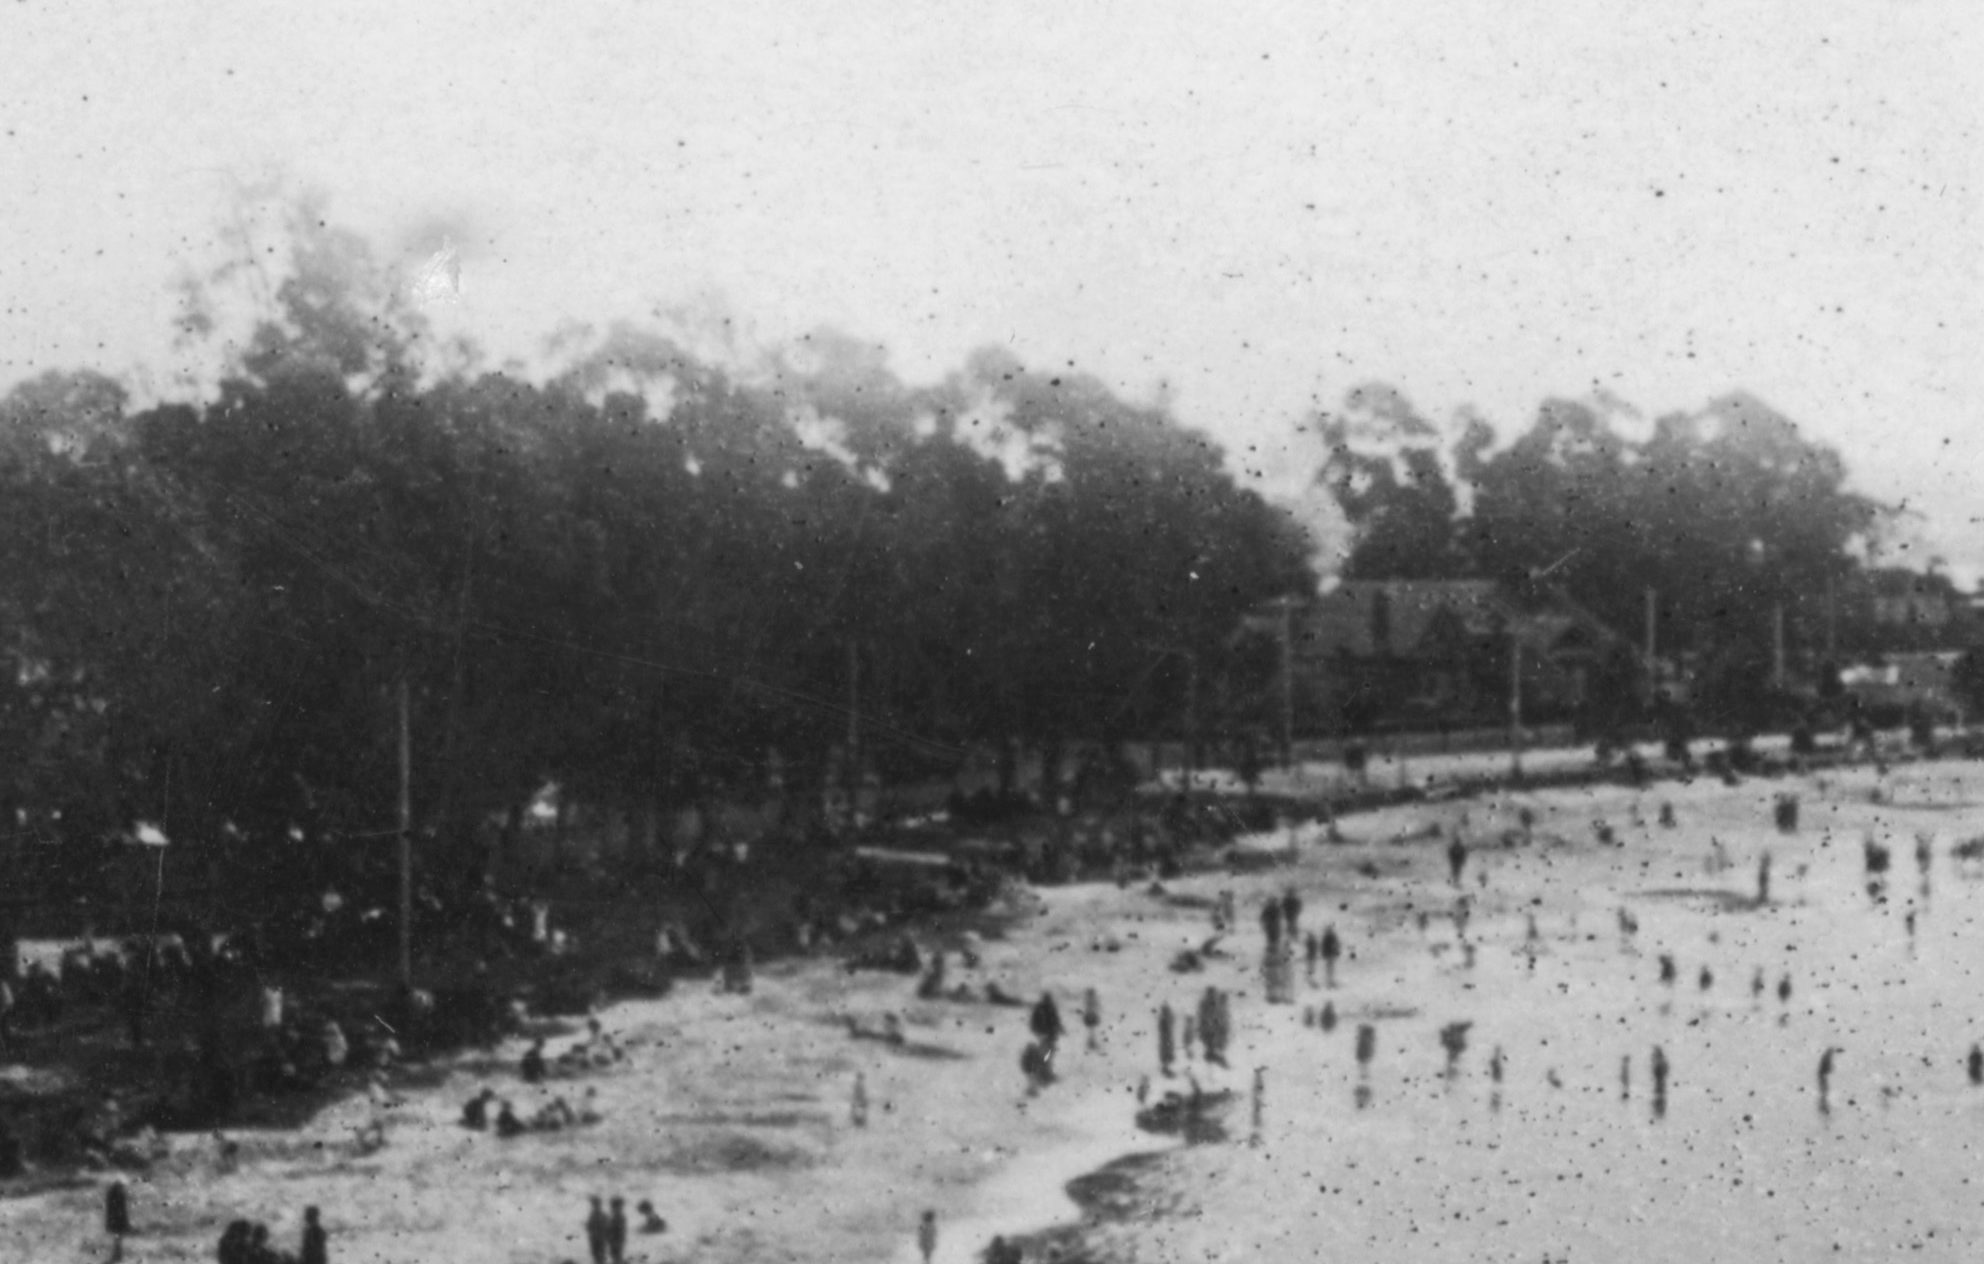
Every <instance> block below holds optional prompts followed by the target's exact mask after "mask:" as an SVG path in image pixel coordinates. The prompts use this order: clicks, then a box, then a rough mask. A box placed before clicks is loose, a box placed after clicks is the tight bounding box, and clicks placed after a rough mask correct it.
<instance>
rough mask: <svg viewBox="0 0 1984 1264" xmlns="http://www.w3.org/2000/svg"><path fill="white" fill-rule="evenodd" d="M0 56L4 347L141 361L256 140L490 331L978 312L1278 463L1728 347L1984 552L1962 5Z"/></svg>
mask: <svg viewBox="0 0 1984 1264" xmlns="http://www.w3.org/2000/svg"><path fill="white" fill-rule="evenodd" d="M1030 9H1031V10H1032V11H1031V12H1030V11H1029V10H1030ZM0 47H5V48H6V49H7V50H8V56H7V65H8V70H7V73H6V74H5V76H4V77H0V115H3V116H4V119H3V120H0V121H3V122H4V131H3V132H0V239H4V241H5V242H6V243H7V245H6V248H5V250H4V251H3V252H0V385H5V384H10V383H11V382H12V381H14V380H16V379H19V378H22V377H25V376H28V375H31V374H33V373H36V372H39V371H41V370H42V369H45V368H51V367H52V368H66V367H75V366H82V365H89V366H94V367H102V368H106V369H110V370H124V369H127V368H130V367H133V366H144V367H147V368H150V369H151V370H152V371H153V372H155V373H169V372H170V367H171V362H170V358H169V351H168V348H167V336H168V331H169V329H170V323H171V318H172V306H171V303H172V296H171V292H170V287H169V281H170V279H171V277H172V275H173V273H174V271H175V269H178V268H181V267H184V266H186V264H188V263H189V262H195V261H198V260H199V259H202V258H207V257H210V256H211V252H212V250H213V242H214V239H215V236H216V225H217V224H219V223H220V222H221V221H222V217H223V215H224V213H225V208H226V206H227V205H228V198H229V196H230V190H231V189H233V188H236V187H238V186H239V185H240V184H241V183H242V182H244V181H252V180H253V179H255V178H256V177H257V176H258V175H259V174H261V173H262V172H264V171H266V170H268V169H269V168H270V167H271V166H274V167H277V168H280V169H282V170H285V171H287V172H289V173H290V174H291V176H292V177H293V178H294V179H295V180H297V181H299V182H301V183H305V184H309V185H312V186H315V187H318V188H321V189H323V190H325V191H326V192H327V193H328V194H329V195H330V198H331V211H332V213H333V217H334V218H336V219H339V220H342V221H344V222H346V223H348V224H349V225H351V226H353V227H356V228H359V229H361V230H363V231H365V232H366V233H368V234H369V235H371V236H372V237H373V238H374V239H375V240H376V241H378V242H379V243H380V244H381V246H382V248H385V249H388V250H397V251H405V252H410V253H411V254H413V255H415V256H417V255H418V254H419V253H420V252H421V251H424V250H429V249H432V248H433V247H434V245H435V244H436V239H437V238H439V237H442V236H444V235H445V236H446V237H447V238H449V239H451V240H452V241H453V242H454V244H455V245H456V246H457V248H458V249H459V250H460V252H461V259H462V288H461V293H460V297H459V300H458V302H457V303H456V304H455V306H454V307H453V308H452V309H451V310H450V312H449V313H448V316H449V319H450V320H452V321H455V322H457V323H458V324H459V325H461V326H462V327H464V328H466V329H468V330H469V331H470V332H472V333H473V334H474V335H475V336H476V337H477V338H478V339H479V340H480V341H481V342H482V343H483V344H484V346H485V347H486V348H487V349H488V350H489V351H490V353H491V354H492V356H493V357H494V358H496V359H499V360H500V359H501V358H503V357H505V356H508V355H512V354H521V353H525V352H527V351H529V350H530V349H531V348H532V347H533V346H534V345H535V344H536V343H537V342H538V341H539V340H540V339H541V338H542V336H543V335H545V334H546V333H548V332H550V331H551V329H552V328H553V327H554V326H555V325H557V324H558V323H559V322H560V321H561V320H563V319H565V318H568V317H576V318H580V319H584V320H588V321H592V322H595V323H599V322H604V321H607V320H610V319H613V318H615V317H623V316H635V317H637V316H639V315H641V314H642V313H645V312H652V311H654V310H656V309H657V308H672V307H679V306H682V305H685V304H687V305H691V306H694V307H698V308H707V309H721V310H727V311H730V312H732V313H735V314H736V315H737V316H739V317H740V318H742V319H744V320H747V321H748V322H749V323H750V324H751V325H752V327H753V328H754V330H755V332H756V334H757V336H759V337H763V338H767V339H776V338H780V337H786V336H790V335H792V334H794V333H796V332H799V331H802V330H805V329H808V328H812V327H815V326H818V325H821V324H829V325H833V326H837V327H839V328H841V329H843V330H845V331H847V332H850V333H854V334H857V335H860V336H863V337H866V338H871V339H873V340H875V341H877V342H880V343H883V344H885V345H886V346H887V347H888V348H889V350H890V352H891V355H892V358H893V362H894V363H895V365H896V367H897V369H898V371H899V372H901V373H902V374H903V375H904V376H906V377H908V378H911V379H912V380H916V379H923V378H928V377H932V376H935V375H936V374H938V373H940V372H942V371H943V370H945V369H947V368H949V367H952V366H954V365H955V364H957V363H958V362H959V360H960V359H961V358H962V356H963V354H964V352H965V351H967V350H968V349H970V348H972V347H974V346H978V345H981V344H986V343H1004V344H1008V345H1010V346H1012V347H1013V348H1014V349H1015V350H1016V351H1018V352H1019V353H1020V354H1021V355H1022V357H1024V358H1026V359H1028V360H1029V361H1032V362H1045V361H1050V360H1051V361H1054V362H1056V363H1061V362H1065V361H1068V360H1072V361H1074V362H1075V363H1076V364H1077V365H1078V366H1079V367H1081V368H1083V369H1087V370H1089V371H1092V372H1095V373H1097V374H1099V375H1100V376H1102V377H1104V378H1105V379H1106V380H1108V381H1110V382H1112V383H1113V384H1115V385H1117V386H1118V388H1119V389H1121V390H1122V391H1124V392H1125V393H1128V394H1130V395H1132V396H1137V397H1149V396H1150V395H1151V393H1152V392H1153V391H1155V390H1156V389H1158V387H1159V385H1160V384H1163V385H1165V386H1167V387H1168V388H1169V389H1170V390H1171V391H1172V392H1173V399H1174V401H1175V403H1176V406H1177V409H1178V411H1179V413H1180V414H1181V415H1182V416H1183V417H1184V419H1185V420H1187V421H1188V422H1190V423H1192V424H1195V425H1199V426H1202V427H1204V428H1206V429H1207V430H1209V431H1211V432H1213V433H1214V434H1216V435H1217V436H1219V437H1220V438H1221V439H1222V440H1223V441H1225V442H1226V444H1227V445H1228V447H1229V448H1231V449H1233V450H1234V451H1236V452H1237V453H1243V454H1245V453H1248V451H1249V449H1250V448H1251V449H1253V450H1254V451H1253V453H1252V459H1251V460H1249V462H1248V464H1249V465H1250V467H1252V468H1258V469H1261V470H1263V471H1264V472H1265V474H1266V477H1267V478H1268V479H1269V481H1270V482H1271V483H1272V485H1273V486H1274V487H1275V488H1277V489H1285V488H1289V487H1292V486H1295V485H1298V484H1299V483H1300V481H1301V477H1302V474H1303V473H1304V472H1305V471H1306V470H1308V469H1309V468H1311V467H1312V466H1313V465H1314V463H1315V461H1316V457H1317V454H1316V453H1315V452H1314V451H1313V449H1310V448H1307V447H1305V446H1304V443H1303V440H1302V438H1301V437H1300V436H1299V435H1298V434H1297V432H1296V430H1295V425H1296V423H1297V422H1298V421H1300V420H1301V418H1302V417H1303V415H1304V414H1305V413H1306V412H1307V411H1308V410H1310V409H1312V408H1314V407H1315V406H1317V405H1318V404H1319V403H1322V404H1330V405H1334V404H1335V403H1337V402H1339V401H1340V400H1341V398H1342V396H1343V393H1344V392H1345V390H1347V389H1348V388H1349V387H1351V386H1353V385H1355V384H1357V383H1359V382H1363V381H1367V380H1372V379H1379V380H1384V381H1388V382H1391V383H1393V384H1394V385H1396V386H1397V387H1399V388H1400V389H1401V390H1403V391H1404V392H1405V393H1406V394H1407V395H1408V396H1410V397H1411V398H1412V399H1413V400H1414V401H1415V402H1416V403H1417V404H1418V405H1419V407H1420V409H1421V410H1422V411H1423V412H1426V413H1428V414H1430V415H1434V416H1445V415H1446V414H1449V413H1450V412H1451V411H1452V410H1453V409H1455V408H1457V407H1459V406H1462V405H1468V404H1471V405H1474V406H1476V407H1478V408H1480V409H1481V410H1483V411H1484V412H1485V413H1486V414H1487V415H1488V416H1489V417H1490V418H1491V419H1492V420H1494V421H1495V422H1496V423H1497V424H1498V425H1499V426H1501V427H1502V428H1504V429H1505V430H1506V429H1509V428H1513V427H1516V426H1520V425H1523V424H1525V423H1526V422H1527V421H1528V419H1529V417H1530V416H1531V415H1532V413H1533V412H1534V410H1535V407H1536V405H1537V403H1538V402H1539V401H1540V400H1541V399H1542V398H1544V397H1545V396H1546V395H1552V394H1556V395H1581V394H1585V393H1589V392H1591V391H1592V390H1593V389H1595V388H1603V389H1605V390H1608V391H1610V392H1612V393H1614V394H1617V395H1620V396H1623V397H1624V398H1626V399H1627V400H1630V401H1632V402H1633V403H1634V404H1636V405H1638V406H1639V407H1641V408H1643V409H1645V410H1646V411H1647V412H1649V413H1657V412H1662V411H1667V410H1670V409H1675V408H1692V407H1698V406H1699V405H1701V404H1702V403H1704V402H1705V401H1706V400H1707V399H1708V398H1710V397H1711V396H1713V395H1715V394H1718V393H1720V392H1723V391H1726V390H1729V389H1731V388H1735V387H1744V388H1747V389H1749V390H1751V391H1753V392H1755V393H1756V394H1758V395H1760V396H1762V397H1763V398H1764V399H1765V400H1767V401H1769V402H1770V403H1772V404H1774V405H1775V406H1776V407H1778V408H1779V409H1781V410H1783V411H1784V412H1787V413H1789V414H1790V415H1791V416H1793V417H1794V418H1796V419H1797V420H1799V421H1800V422H1801V423H1802V424H1804V425H1805V426H1806V427H1807V429H1808V430H1809V432H1810V433H1812V434H1813V435H1815V436H1817V437H1819V438H1822V439H1825V440H1827V441H1829V442H1832V443H1834V444H1835V445H1837V446H1838V447H1840V448H1841V449H1842V450H1843V451H1844V452H1845V454H1846V457H1847V460H1848V462H1849V464H1850V465H1851V467H1852V468H1853V469H1854V470H1855V471H1856V474H1857V476H1858V481H1859V483H1860V485H1861V486H1862V487H1863V488H1864V489H1865V490H1867V491H1870V492H1872V493H1874V494H1876V495H1879V496H1882V497H1885V498H1888V499H1890V500H1902V499H1904V498H1905V499H1906V500H1907V501H1908V502H1909V503H1910V504H1911V505H1914V506H1916V507H1917V508H1919V509H1920V510H1922V511H1923V513H1924V514H1925V515H1926V520H1925V527H1924V531H1925V534H1926V536H1927V537H1928V545H1929V546H1930V547H1931V548H1933V549H1934V550H1938V551H1940V552H1942V553H1943V554H1944V555H1946V556H1947V557H1948V558H1949V559H1950V561H1951V562H1952V563H1953V564H1954V566H1955V567H1956V568H1957V570H1958V571H1959V572H1960V573H1961V574H1965V575H1968V574H1971V573H1974V572H1976V571H1978V570H1979V569H1984V525H1980V523H1979V517H1980V515H1984V510H1980V509H1979V508H1977V507H1976V506H1978V505H1980V504H1984V500H1980V499H1979V498H1978V497H1977V496H1976V495H1975V494H1974V491H1973V485H1974V484H1975V483H1977V482H1978V481H1979V480H1978V475H1980V474H1984V415H1980V411H1979V407H1978V405H1979V402H1980V399H1984V368H1980V355H1979V353H1980V349H1984V240H1981V239H1980V237H1981V235H1984V214H1981V213H1980V204H1979V203H1980V172H1979V166H1980V159H1979V157H1978V155H1979V143H1980V127H1979V123H1980V117H1979V116H1980V111H1981V110H1984V107H1980V105H1979V102H1980V101H1984V90H1981V89H1984V72H1980V70H1979V69H1978V68H1979V66H1980V65H1984V18H1980V17H1979V16H1978V11H1977V8H1976V5H1975V4H1974V2H1966V0H1955V2H1952V3H1909V2H1907V0H1879V2H1870V3H1835V4H1813V3H1811V2H1810V0H1799V2H1796V3H1783V4H1754V3H1716V4H1689V3H1686V2H1685V0H1671V2H1663V3H1659V4H1646V3H1631V4H1614V5H1606V4H1601V3H1598V2H1597V0H1570V2H1566V3H1554V2H1553V3H1524V4H1510V5H1488V4H1482V3H1480V0H1465V2H1463V3H1414V2H1410V0H1408V2H1406V3H1374V2H1372V0H1360V2H1358V3H1336V2H1334V0H1302V2H1299V3H1288V4H1260V3H1240V2H1236V0H1221V2H1220V3H1203V4H1194V5H1182V4H1174V3H1170V2H1169V0H1164V2H1162V3H1160V2H1158V0H1136V2H1135V3H1124V4H1097V3H1088V2H1086V0H1058V2H1057V3H1053V4H1046V5H1038V6H1027V5H1022V4H1014V3H1000V4H996V5H991V4H979V3H975V2H967V0H952V2H950V3H913V2H911V0H899V2H898V3H892V4H888V3H875V2H871V0H862V2H859V3H848V4H830V3H796V2H787V3H760V2H757V0H710V2H707V3H704V2H701V0H698V2H696V3H682V4H669V3H641V4H637V3H571V4H545V3H543V2H542V0H534V2H532V3H528V4H524V3H517V4H487V5H468V4H450V3H422V4H404V3H399V2H397V0H395V2H394V3H383V4H376V5H370V4H368V5H360V4H337V3H325V4H317V5H286V4H275V3H268V4H249V3H238V2H235V0H204V2H202V3H184V4H171V5H167V4H159V3H144V2H140V0H125V2H124V3H121V4H118V5H115V6H108V5H105V6H96V5H82V4H74V3H43V2H37V0H26V2H25V3H13V4H9V5H7V6H6V7H5V9H4V10H0Z"/></svg>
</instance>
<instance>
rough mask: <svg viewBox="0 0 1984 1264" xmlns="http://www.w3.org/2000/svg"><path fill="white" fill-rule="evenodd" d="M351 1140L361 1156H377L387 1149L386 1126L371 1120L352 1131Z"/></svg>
mask: <svg viewBox="0 0 1984 1264" xmlns="http://www.w3.org/2000/svg"><path fill="white" fill-rule="evenodd" d="M351 1140H352V1144H353V1146H355V1147H356V1148H357V1150H358V1152H359V1153H360V1154H377V1153H378V1152H379V1151H381V1150H383V1149H385V1148H386V1125H385V1124H383V1123H381V1122H380V1121H379V1120H377V1119H369V1120H367V1121H366V1122H365V1123H363V1124H362V1125H360V1126H359V1127H356V1128H353V1129H352V1130H351Z"/></svg>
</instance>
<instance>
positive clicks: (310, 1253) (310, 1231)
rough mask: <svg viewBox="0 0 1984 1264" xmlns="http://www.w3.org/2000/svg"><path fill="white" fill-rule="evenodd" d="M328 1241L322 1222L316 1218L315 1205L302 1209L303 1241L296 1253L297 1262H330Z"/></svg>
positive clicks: (311, 1263) (313, 1263) (327, 1263)
mask: <svg viewBox="0 0 1984 1264" xmlns="http://www.w3.org/2000/svg"><path fill="white" fill-rule="evenodd" d="M330 1259H331V1251H330V1241H329V1237H328V1235H327V1234H325V1232H324V1226H323V1224H322V1223H321V1222H320V1221H319V1220H318V1219H317V1209H316V1208H315V1207H305V1208H304V1209H303V1242H302V1249H301V1250H300V1251H299V1252H298V1253H297V1256H296V1262H297V1264H330Z"/></svg>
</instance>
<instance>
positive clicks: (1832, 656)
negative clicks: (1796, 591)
mask: <svg viewBox="0 0 1984 1264" xmlns="http://www.w3.org/2000/svg"><path fill="white" fill-rule="evenodd" d="M1826 662H1828V663H1832V664H1834V665H1837V664H1838V662H1839V600H1838V594H1837V593H1836V592H1835V591H1834V590H1833V577H1832V575H1831V574H1830V573H1828V574H1827V575H1826Z"/></svg>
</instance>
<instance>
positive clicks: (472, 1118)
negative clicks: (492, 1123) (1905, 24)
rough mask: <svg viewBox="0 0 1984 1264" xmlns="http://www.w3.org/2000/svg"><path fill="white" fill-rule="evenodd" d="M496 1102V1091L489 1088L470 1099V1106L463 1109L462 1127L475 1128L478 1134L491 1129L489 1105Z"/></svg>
mask: <svg viewBox="0 0 1984 1264" xmlns="http://www.w3.org/2000/svg"><path fill="white" fill-rule="evenodd" d="M495 1100H496V1092H495V1090H494V1089H488V1088H485V1089H483V1090H482V1091H481V1092H480V1093H477V1094H476V1095H475V1096H474V1097H471V1098H469V1099H468V1104H467V1105H466V1106H463V1107H462V1127H464V1128H473V1129H475V1130H476V1131H477V1132H481V1131H482V1130H483V1129H485V1128H487V1127H489V1103H491V1102H493V1101H495Z"/></svg>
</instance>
